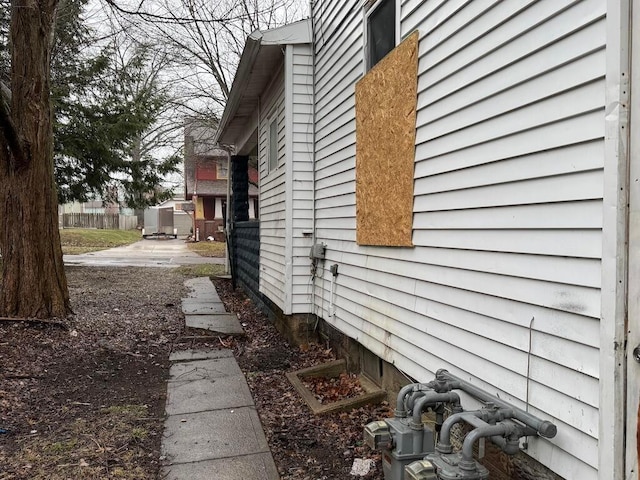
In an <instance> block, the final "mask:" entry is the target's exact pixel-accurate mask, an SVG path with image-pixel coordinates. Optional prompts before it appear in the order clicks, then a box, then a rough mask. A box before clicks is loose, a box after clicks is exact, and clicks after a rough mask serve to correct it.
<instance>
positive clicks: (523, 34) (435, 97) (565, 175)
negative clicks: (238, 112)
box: [313, 0, 606, 480]
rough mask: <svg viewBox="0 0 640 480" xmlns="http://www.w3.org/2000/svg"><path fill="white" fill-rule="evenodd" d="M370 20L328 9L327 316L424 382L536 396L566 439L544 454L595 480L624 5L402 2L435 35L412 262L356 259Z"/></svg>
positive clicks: (321, 117)
mask: <svg viewBox="0 0 640 480" xmlns="http://www.w3.org/2000/svg"><path fill="white" fill-rule="evenodd" d="M362 5H363V2H362V0H340V1H338V0H335V1H320V2H315V3H314V11H313V15H314V22H315V32H314V36H315V39H316V40H315V42H316V43H315V48H316V63H315V66H316V84H315V86H316V92H315V95H316V118H315V125H316V131H315V134H316V144H315V145H316V147H315V155H316V174H315V178H316V181H315V189H316V192H315V198H316V200H315V206H316V236H317V240H318V241H319V242H324V243H325V244H326V245H327V253H326V254H327V260H326V262H324V267H323V268H324V272H323V273H322V277H321V278H319V279H318V280H316V289H315V296H314V301H315V303H316V305H317V307H318V309H319V311H320V313H321V316H322V317H323V318H324V319H325V320H327V321H329V322H330V323H332V324H333V325H335V326H336V327H337V328H339V329H340V330H342V331H343V332H344V333H346V334H348V335H350V336H351V337H353V338H355V339H356V340H358V341H359V342H361V343H362V344H363V345H364V346H366V347H367V348H369V349H370V350H371V351H373V352H374V353H376V354H377V355H379V356H380V357H382V358H384V359H385V360H387V361H389V362H391V363H393V364H395V365H396V366H397V367H398V368H400V369H401V370H403V371H405V372H406V373H407V374H409V375H411V376H413V377H415V378H417V379H419V380H429V379H431V378H432V377H433V374H434V372H435V371H436V370H437V369H438V368H448V369H449V370H450V371H451V372H452V373H455V374H457V375H460V376H462V377H464V378H467V379H470V380H471V381H473V382H474V383H476V384H478V385H479V386H482V387H484V388H486V389H487V390H488V391H490V392H494V393H496V392H497V393H499V394H500V396H501V397H502V398H506V399H509V400H511V401H513V402H514V403H516V404H517V405H519V406H521V407H523V408H524V407H525V405H526V403H527V394H528V396H529V398H528V403H529V407H528V408H529V410H530V411H531V412H533V413H536V414H538V415H540V416H541V417H543V418H549V419H551V420H552V421H554V422H555V423H556V424H557V426H558V435H557V436H556V438H554V439H553V440H551V441H547V440H543V439H537V440H533V441H531V442H530V446H529V450H528V453H529V454H531V455H532V456H533V457H535V458H537V459H538V460H540V461H541V462H542V463H543V464H545V465H547V466H548V467H550V468H551V469H552V470H554V471H555V472H557V473H558V474H559V475H562V476H563V477H565V478H581V479H583V480H588V479H595V478H597V476H598V474H597V467H598V465H597V462H598V404H599V394H598V390H599V388H598V377H599V357H598V349H599V344H600V339H599V318H600V283H601V250H602V235H601V229H602V208H603V205H602V195H603V158H604V146H603V145H604V142H603V137H604V95H605V83H604V75H605V64H606V62H605V39H606V26H605V23H606V21H605V13H606V2H604V1H602V0H584V1H580V2H576V1H560V0H556V1H515V0H514V1H510V2H501V1H497V0H474V1H473V2H471V1H461V0H457V1H454V0H450V1H445V0H427V1H422V0H406V1H404V2H402V7H401V12H402V13H401V18H402V26H401V33H402V35H403V36H406V35H408V34H409V33H410V32H412V31H414V30H415V29H418V30H419V32H420V47H419V78H418V99H417V102H418V111H417V132H416V133H417V137H416V164H415V200H414V207H413V210H414V221H413V243H414V245H415V247H414V248H409V249H406V248H383V247H361V246H358V245H356V243H355V238H356V207H355V108H354V107H355V94H354V91H355V90H354V85H355V82H356V81H357V80H358V79H359V78H361V76H362V75H363V73H364V70H363V58H364V55H363V9H362ZM380 235H384V231H381V232H380ZM333 263H337V264H338V265H339V275H338V277H337V278H336V285H335V287H334V293H333V294H332V293H331V292H330V278H331V275H330V273H329V271H328V268H329V265H332V264H333ZM330 305H331V306H332V308H331V311H330ZM529 348H531V355H529ZM527 377H529V380H527Z"/></svg>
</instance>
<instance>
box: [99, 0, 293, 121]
mask: <svg viewBox="0 0 640 480" xmlns="http://www.w3.org/2000/svg"><path fill="white" fill-rule="evenodd" d="M104 1H105V2H107V4H108V5H109V7H110V9H111V11H112V12H115V13H117V14H118V15H119V20H120V21H121V22H122V23H123V24H124V25H126V29H127V31H128V32H129V33H130V34H131V35H134V36H138V37H143V38H145V39H146V41H152V42H153V43H155V44H156V45H161V46H163V48H166V47H167V46H170V47H171V50H172V55H173V65H172V67H173V68H172V69H171V70H165V79H166V80H167V81H170V82H172V83H173V84H174V85H176V91H177V92H178V93H179V95H178V97H179V101H178V102H177V103H178V105H177V106H178V107H179V108H180V110H181V113H182V114H183V115H190V116H198V117H201V118H215V117H216V115H219V113H220V112H221V111H222V110H223V109H224V106H225V103H226V100H227V98H228V96H229V91H230V89H231V83H232V81H233V76H234V74H235V70H236V68H237V66H238V62H239V59H240V55H241V54H242V49H243V47H244V43H245V40H246V38H247V36H248V35H249V34H250V33H252V32H253V31H254V30H257V29H261V30H264V29H269V28H274V27H277V26H280V25H283V24H285V23H289V22H291V21H295V20H299V19H300V18H302V17H303V16H304V14H305V13H306V4H305V1H304V0H219V1H216V2H212V1H210V0H142V1H141V2H140V1H139V2H137V3H135V4H131V6H129V7H127V6H123V4H122V3H121V2H119V3H118V4H117V5H116V4H115V2H114V0H104Z"/></svg>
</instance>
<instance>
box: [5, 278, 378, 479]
mask: <svg viewBox="0 0 640 480" xmlns="http://www.w3.org/2000/svg"><path fill="white" fill-rule="evenodd" d="M67 275H68V281H69V285H70V293H71V296H72V305H73V307H74V310H75V315H74V316H73V317H71V318H70V319H68V320H67V321H66V323H65V325H66V327H68V330H65V329H63V328H59V327H57V326H55V325H39V324H24V323H10V322H0V480H8V479H43V480H44V479H47V480H49V479H52V480H57V479H60V480H63V479H64V480H67V479H74V480H75V479H107V478H109V479H111V478H114V479H131V480H133V479H136V480H145V479H155V478H158V476H159V472H160V464H161V459H160V441H161V437H162V424H163V416H164V403H165V395H166V379H167V376H168V368H169V363H168V356H169V353H170V352H171V351H175V350H179V349H188V348H207V347H212V348H213V347H215V348H219V347H221V346H224V347H227V348H232V349H233V350H234V353H235V355H236V357H237V359H238V363H239V364H240V367H241V368H242V369H243V371H244V372H245V374H246V377H247V381H248V383H249V386H250V388H251V391H252V393H253V396H254V400H255V402H256V406H257V408H258V412H259V414H260V418H261V420H262V423H263V425H264V428H265V432H266V434H267V437H268V440H269V444H270V447H271V450H272V452H273V455H274V458H275V460H276V464H277V466H278V469H279V471H280V474H281V476H282V479H283V480H287V479H297V480H312V479H313V480H329V479H331V480H333V479H345V478H355V477H351V476H350V475H349V472H350V469H351V465H352V463H353V461H354V459H357V458H372V459H375V460H376V461H377V463H376V465H377V466H376V468H375V469H374V470H373V471H372V472H370V473H369V474H368V475H367V476H366V477H364V478H369V479H377V480H381V479H382V478H383V476H382V473H381V471H380V468H379V458H378V456H377V452H371V451H370V450H369V449H368V448H367V447H365V446H363V445H362V431H363V426H364V425H365V424H366V423H368V422H370V421H372V420H377V419H380V418H382V417H385V416H389V415H390V409H389V407H388V406H387V405H378V406H367V407H363V408H358V409H355V410H352V411H350V412H346V413H335V414H327V415H323V416H314V415H313V414H312V413H311V412H310V410H309V409H308V407H307V406H306V405H305V404H304V403H303V401H302V399H301V397H300V396H299V395H298V394H297V392H296V391H295V390H294V389H293V387H292V386H291V385H290V384H289V382H288V380H287V379H286V377H285V373H286V372H288V371H293V370H298V369H301V368H305V367H309V366H312V365H317V364H320V363H324V362H326V361H329V360H332V359H334V356H333V353H332V352H331V350H329V349H328V348H326V346H324V345H311V346H310V347H309V348H305V349H299V348H295V347H292V346H290V345H288V344H287V343H286V342H285V341H284V340H283V339H282V337H281V336H280V335H279V334H278V333H277V331H276V330H275V328H274V327H273V325H272V324H271V323H270V322H269V321H268V319H267V318H266V317H265V316H264V315H262V313H260V312H259V311H258V310H257V309H256V308H255V306H254V305H253V304H252V303H251V302H250V301H249V300H248V299H247V298H246V297H245V296H244V295H243V294H242V293H241V292H239V291H232V289H231V285H230V282H228V281H225V280H216V287H217V289H218V293H219V294H220V296H221V298H222V300H223V301H224V302H225V304H226V306H227V309H228V310H230V311H235V312H237V313H238V315H239V317H240V321H241V322H242V323H243V324H244V327H245V330H246V331H247V335H246V337H244V338H242V339H234V338H231V337H226V338H224V337H218V336H210V337H207V336H203V334H202V332H195V331H188V330H186V329H185V327H184V317H183V315H182V313H181V311H180V298H182V297H183V296H184V294H185V291H184V287H183V281H184V277H183V276H182V275H181V274H180V273H178V272H175V271H173V270H170V269H160V268H155V269H153V268H148V269H145V268H97V267H72V268H68V269H67ZM331 388H333V387H328V388H324V391H325V393H326V392H327V391H330V390H331ZM349 388H350V387H349V385H343V387H342V389H343V390H345V391H348V390H349ZM342 393H345V392H342ZM347 394H348V392H347Z"/></svg>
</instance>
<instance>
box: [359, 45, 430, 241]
mask: <svg viewBox="0 0 640 480" xmlns="http://www.w3.org/2000/svg"><path fill="white" fill-rule="evenodd" d="M417 90H418V32H414V33H413V34H412V35H410V36H409V37H408V38H407V39H406V40H404V41H403V42H402V43H401V44H400V45H398V46H397V47H396V48H395V49H394V50H392V51H391V52H390V53H389V54H388V55H387V56H386V57H385V58H383V59H382V60H381V61H380V62H379V63H378V64H377V65H376V66H375V67H373V68H372V69H371V70H370V71H369V72H368V73H367V74H366V75H365V76H364V77H363V78H362V79H361V80H360V81H359V82H358V83H357V84H356V217H357V218H356V225H357V232H356V241H357V243H358V244H359V245H382V246H396V247H409V246H412V245H413V244H412V242H411V233H412V226H413V165H414V158H415V143H416V142H415V140H416V103H417Z"/></svg>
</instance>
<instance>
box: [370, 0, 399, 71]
mask: <svg viewBox="0 0 640 480" xmlns="http://www.w3.org/2000/svg"><path fill="white" fill-rule="evenodd" d="M367 43H368V61H369V68H372V67H373V66H374V65H375V64H376V63H378V62H379V61H380V60H382V59H383V58H384V57H385V56H386V55H387V53H389V52H390V51H391V50H393V49H394V48H395V46H396V0H382V2H380V3H379V4H378V6H377V7H376V8H375V10H373V11H372V12H371V13H369V14H368V18H367Z"/></svg>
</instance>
